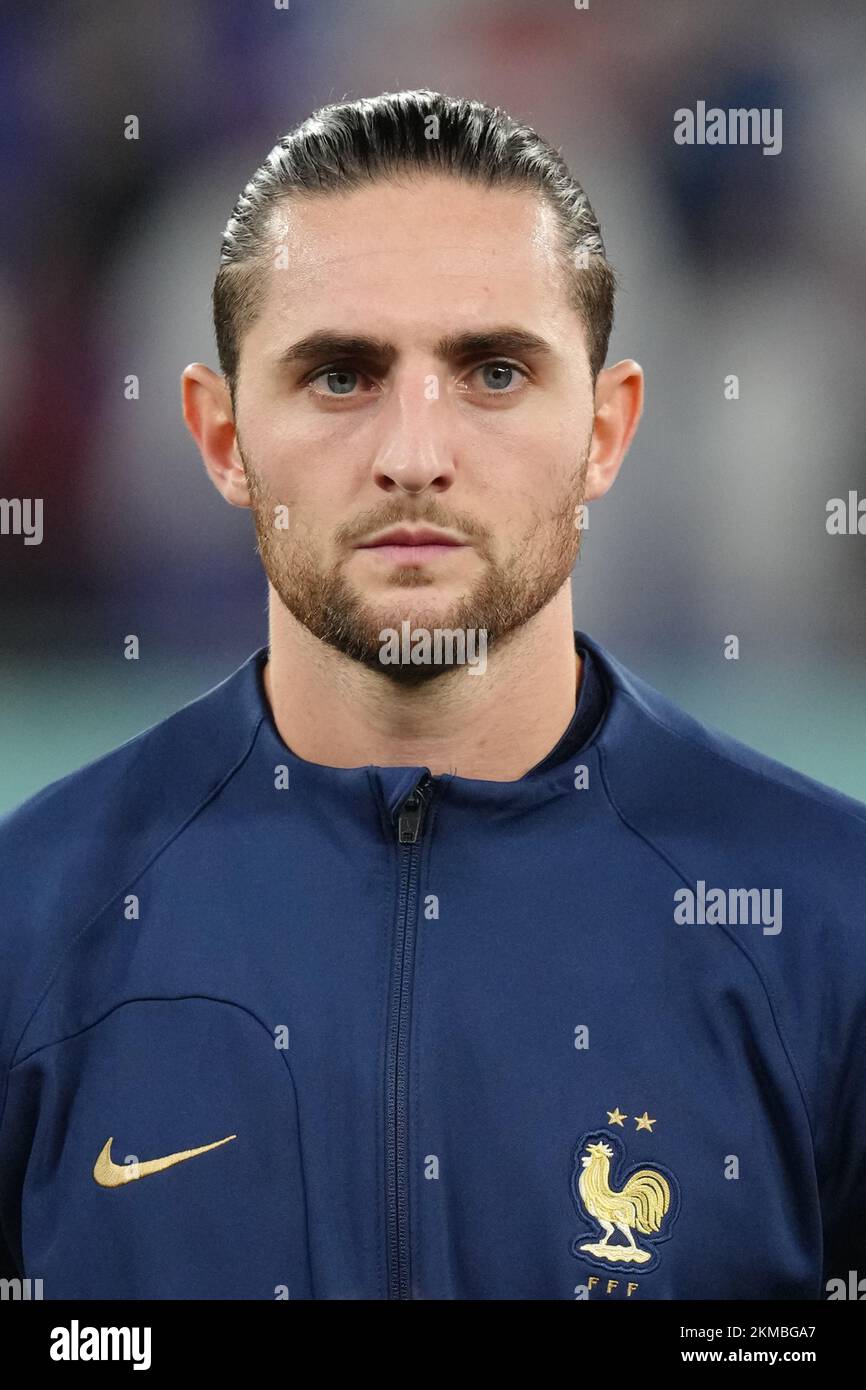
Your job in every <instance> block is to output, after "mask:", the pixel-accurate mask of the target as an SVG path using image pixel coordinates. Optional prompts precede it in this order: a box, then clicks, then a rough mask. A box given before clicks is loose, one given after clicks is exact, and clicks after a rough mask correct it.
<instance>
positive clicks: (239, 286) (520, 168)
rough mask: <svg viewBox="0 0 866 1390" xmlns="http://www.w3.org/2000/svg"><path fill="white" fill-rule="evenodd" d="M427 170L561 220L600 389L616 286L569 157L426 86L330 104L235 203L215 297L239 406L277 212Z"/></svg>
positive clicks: (567, 271) (492, 112)
mask: <svg viewBox="0 0 866 1390" xmlns="http://www.w3.org/2000/svg"><path fill="white" fill-rule="evenodd" d="M425 172H428V173H438V174H447V175H451V176H452V177H454V178H459V179H462V180H464V181H466V182H469V183H475V184H481V185H484V186H487V187H498V188H508V189H524V190H528V191H530V192H535V193H536V194H540V195H541V196H542V197H543V198H544V199H545V200H546V202H547V203H548V205H549V206H550V207H551V208H552V209H553V211H554V213H555V214H556V218H557V222H558V226H559V229H560V233H561V235H560V246H559V248H558V252H559V257H560V261H561V265H562V269H563V275H564V284H566V285H567V286H568V287H569V297H570V302H571V304H572V306H573V308H575V309H576V310H577V312H578V314H579V315H580V317H581V319H582V321H583V323H584V326H585V329H586V341H587V351H588V354H589V364H590V370H591V372H592V379H593V382H594V381H595V378H596V376H597V375H598V373H599V371H600V370H601V368H602V367H603V365H604V361H605V358H606V356H607V347H608V340H609V338H610V331H611V327H612V325H613V300H614V293H615V289H616V278H615V275H614V271H613V268H612V267H611V266H610V264H609V263H608V261H607V258H606V255H605V249H604V242H603V241H602V237H601V231H600V229H599V225H598V220H597V218H596V216H595V213H594V212H593V210H592V207H591V205H590V202H589V199H588V198H587V196H586V194H585V193H584V191H583V189H582V188H581V186H580V184H579V183H578V182H577V180H576V179H575V178H573V177H572V175H571V173H570V172H569V170H568V167H567V166H566V164H565V161H564V160H563V158H562V156H561V154H559V152H558V151H557V150H555V149H553V147H552V146H551V145H549V144H548V143H547V142H546V141H545V140H543V139H542V138H541V136H540V135H537V134H536V133H535V131H534V130H532V129H531V128H530V127H529V126H526V125H520V124H518V122H517V121H515V120H513V119H512V118H511V117H510V116H509V115H507V113H506V112H504V111H502V110H501V109H500V108H499V107H490V106H485V105H484V104H483V103H482V102H479V101H469V100H465V99H461V98H454V97H448V96H443V95H442V94H441V93H440V92H431V91H429V90H427V89H426V88H424V89H420V90H417V91H405V92H383V93H382V95H381V96H377V97H369V98H368V97H365V98H362V99H360V100H358V101H345V102H339V103H336V104H334V105H331V106H323V107H321V108H320V109H319V110H318V111H315V112H314V113H313V115H312V116H310V117H308V119H307V120H305V121H304V122H303V123H302V124H301V125H299V126H297V127H296V128H295V129H294V130H291V131H289V133H288V134H287V135H284V136H283V138H282V139H281V140H280V141H279V142H278V144H276V145H275V146H274V148H273V149H272V150H271V152H270V154H269V155H268V157H267V159H266V160H265V161H264V163H263V164H262V165H260V167H259V168H258V169H257V170H256V172H255V174H253V177H252V178H251V179H250V181H249V183H248V184H247V186H246V188H245V189H244V191H243V193H242V194H241V195H240V197H239V198H238V200H237V203H236V204H235V207H234V210H233V212H232V215H231V217H230V218H229V221H228V224H227V225H226V229H225V231H224V233H223V239H222V247H221V252H220V268H219V271H218V272H217V277H216V281H215V283H214V289H213V313H214V328H215V331H216V341H217V351H218V353H219V361H220V368H221V370H222V373H223V375H224V376H225V378H226V381H227V383H228V386H229V390H230V392H231V398H232V403H233V404H234V401H235V392H236V389H237V380H238V362H239V355H240V344H241V341H242V339H243V336H244V334H245V333H246V331H247V330H248V329H249V328H250V327H251V326H252V324H253V323H254V322H255V320H256V318H257V317H258V314H259V313H260V311H261V307H262V303H263V299H264V295H265V293H266V289H267V281H268V276H267V269H268V266H269V265H270V264H272V263H273V255H274V252H275V249H276V246H275V239H274V237H273V233H272V230H271V217H272V214H273V211H274V208H275V206H276V205H278V204H279V203H281V202H282V201H283V200H285V199H287V198H292V197H295V198H306V197H315V196H317V195H327V194H328V193H333V192H346V191H351V190H354V189H358V188H361V187H363V186H365V185H368V184H370V183H376V182H380V181H387V180H392V181H394V182H397V181H399V180H400V178H401V176H406V175H410V176H411V175H417V174H423V173H425Z"/></svg>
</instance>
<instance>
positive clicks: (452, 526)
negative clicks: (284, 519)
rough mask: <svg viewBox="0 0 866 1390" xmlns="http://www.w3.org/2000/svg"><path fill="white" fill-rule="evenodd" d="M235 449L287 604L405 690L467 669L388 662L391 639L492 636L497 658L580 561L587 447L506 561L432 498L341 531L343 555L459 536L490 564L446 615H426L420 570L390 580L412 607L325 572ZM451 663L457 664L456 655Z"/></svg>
mask: <svg viewBox="0 0 866 1390" xmlns="http://www.w3.org/2000/svg"><path fill="white" fill-rule="evenodd" d="M237 444H238V452H239V454H240V457H241V460H242V462H243V465H244V472H245V474H246V479H247V484H248V487H249V493H250V504H251V508H252V513H253V519H254V522H255V528H256V538H257V550H258V554H259V556H260V558H261V561H262V565H263V567H264V570H265V573H266V575H267V577H268V580H269V581H270V583H271V586H272V587H273V589H274V591H275V592H276V594H277V596H278V598H279V600H280V602H281V603H282V604H283V606H284V607H285V608H286V609H287V610H288V611H289V613H291V615H292V617H293V618H295V619H296V621H297V622H299V623H300V624H301V625H302V626H303V627H305V628H306V629H307V631H308V632H310V633H312V635H313V636H314V637H318V638H319V640H320V641H322V642H325V643H327V645H328V646H330V647H333V648H334V649H335V650H336V651H338V652H341V653H342V654H343V656H347V657H349V659H350V660H352V661H357V662H360V663H361V665H363V666H366V667H367V668H369V669H370V670H373V671H376V672H377V673H378V674H379V675H381V676H385V677H387V678H388V679H389V680H391V681H392V682H394V683H395V684H398V685H400V686H403V687H413V686H420V685H423V684H426V683H427V682H428V681H430V680H434V679H436V678H438V677H440V676H443V675H445V674H446V673H447V672H449V671H452V670H458V669H462V667H461V665H460V664H458V662H457V661H455V660H443V661H439V662H427V663H423V664H415V663H412V662H411V661H408V660H406V661H397V662H394V661H388V662H383V659H382V649H383V630H384V629H386V628H387V629H390V630H392V631H399V630H400V627H401V624H402V623H404V622H406V621H407V620H409V621H411V623H412V625H413V626H414V627H415V628H416V629H422V630H426V631H428V632H433V631H434V629H439V630H450V631H452V632H461V631H462V632H463V633H468V632H470V631H474V632H475V633H476V634H477V633H485V634H486V648H485V650H486V651H487V652H489V651H490V650H491V648H492V647H494V646H496V645H497V644H499V643H502V642H503V641H504V640H505V639H506V638H508V637H509V636H510V635H511V634H512V633H515V632H517V631H518V630H519V629H520V628H522V627H523V626H524V625H525V624H526V623H528V622H529V621H530V619H532V618H534V617H535V615H536V614H537V613H539V612H540V611H541V610H542V609H543V608H544V607H546V605H547V604H548V603H549V602H550V601H551V599H552V598H554V596H555V595H556V594H557V593H558V592H559V590H560V589H561V588H562V586H563V584H565V583H566V582H567V581H568V579H569V577H570V575H571V571H572V569H573V568H574V564H575V561H576V560H577V556H578V552H579V550H580V542H581V536H582V530H580V529H579V528H578V527H577V525H576V523H575V516H576V508H577V507H578V506H579V505H580V504H581V503H582V502H583V498H584V488H585V481H586V470H587V465H588V459H589V442H587V445H586V449H585V451H584V456H583V458H582V459H581V461H580V464H579V466H578V468H577V469H576V470H575V471H574V472H573V474H572V475H571V476H570V477H569V479H568V481H567V483H566V484H565V485H564V486H563V489H562V492H561V494H560V495H559V497H558V498H556V499H555V501H554V504H553V506H552V508H551V509H550V511H549V512H548V513H547V514H546V515H537V516H536V517H535V518H534V519H533V521H532V523H531V524H530V525H529V527H528V528H527V530H526V532H525V533H524V535H523V536H522V537H521V539H520V541H519V543H518V544H515V545H514V546H513V547H512V549H511V551H510V553H509V554H508V555H507V556H506V557H505V558H504V559H502V560H497V559H496V558H495V556H494V554H493V550H492V546H491V540H492V536H491V533H490V531H489V530H487V529H486V528H483V527H481V526H479V525H478V523H477V522H476V521H475V520H474V518H472V517H471V516H469V515H467V514H466V513H460V512H456V511H450V512H449V511H446V510H445V509H444V508H443V507H441V506H440V505H439V503H438V502H437V501H436V500H435V499H434V498H432V497H429V498H427V499H426V500H425V501H424V502H421V503H420V507H419V510H418V511H413V510H412V507H411V503H410V502H409V500H408V499H407V498H406V497H396V498H392V499H390V500H389V501H388V502H386V503H385V505H384V506H383V507H382V508H381V509H378V508H377V509H375V510H371V511H369V512H367V513H365V514H364V515H362V516H360V517H359V518H358V519H357V520H356V521H355V522H354V523H353V524H352V525H351V526H342V527H338V528H337V530H336V531H335V533H334V543H335V548H336V549H337V550H338V551H342V550H344V549H346V548H347V547H351V546H353V545H356V544H357V543H358V541H360V540H362V539H363V538H364V537H365V536H368V535H370V534H371V533H372V532H376V531H381V530H383V529H384V528H385V527H391V526H398V525H400V524H404V523H411V524H413V525H419V524H426V525H430V526H438V527H441V528H443V529H446V530H455V531H458V532H460V533H461V534H462V535H463V536H464V537H465V539H466V541H467V542H471V543H472V544H473V545H474V547H475V550H476V553H477V554H478V555H479V556H480V557H481V559H482V560H483V561H484V562H485V567H484V572H483V574H482V575H481V577H480V578H479V579H477V580H476V581H475V583H474V585H473V587H472V588H471V590H470V591H469V592H468V593H467V594H464V595H461V597H460V598H458V599H456V600H455V601H454V602H453V603H451V604H450V605H446V606H444V607H443V606H441V605H440V606H439V607H434V606H433V605H432V604H428V605H427V606H426V607H425V605H424V601H423V591H424V589H425V588H429V587H431V586H433V585H435V584H436V582H437V581H436V580H435V579H434V578H432V577H430V574H429V571H426V572H425V571H424V570H417V569H414V568H403V567H400V568H396V567H395V570H394V572H393V573H392V574H391V575H389V583H390V584H391V585H392V586H393V587H398V588H399V587H403V588H406V590H407V594H406V598H405V601H403V600H400V599H396V600H395V599H393V598H391V599H388V600H385V601H381V600H380V601H376V602H373V601H370V600H367V599H365V598H364V595H363V594H362V593H361V592H359V590H358V589H357V588H356V586H355V585H354V584H352V583H351V582H350V581H349V580H348V579H347V578H346V576H345V574H344V572H343V568H342V564H341V563H335V564H333V565H330V566H329V565H326V564H323V563H322V560H321V557H320V555H319V554H318V552H317V550H316V548H315V547H314V546H313V545H312V544H311V543H310V542H309V540H308V539H307V538H306V537H302V536H300V535H296V534H293V532H292V529H291V525H290V526H289V528H288V529H285V530H281V529H280V528H278V527H277V526H275V524H274V522H275V516H276V510H275V509H276V508H278V507H279V506H280V502H279V499H278V498H275V497H273V496H272V495H271V493H270V492H269V490H268V488H267V486H266V484H265V482H264V480H263V478H262V476H261V474H260V473H258V472H257V471H256V470H255V469H254V468H253V467H252V466H251V465H250V463H249V462H248V461H247V459H246V458H245V457H244V454H243V452H242V450H241V447H240V440H239V439H238V441H237ZM289 516H290V517H291V508H289ZM410 589H411V590H412V592H411V594H410V593H409V592H408V591H409V590H410ZM476 640H477V639H476ZM467 648H468V638H467ZM447 650H448V648H447V644H446V651H447ZM450 654H451V656H452V657H453V656H454V647H453V646H452V647H451V648H450Z"/></svg>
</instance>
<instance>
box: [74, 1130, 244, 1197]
mask: <svg viewBox="0 0 866 1390" xmlns="http://www.w3.org/2000/svg"><path fill="white" fill-rule="evenodd" d="M237 1137H238V1136H237V1135H236V1134H229V1135H227V1136H226V1138H225V1139H217V1140H216V1142H215V1143H213V1144H202V1146H201V1148H200V1149H181V1151H180V1152H179V1153H176V1154H167V1155H166V1157H165V1158H149V1159H147V1160H146V1162H144V1163H114V1162H113V1161H112V1157H111V1145H112V1142H113V1136H112V1138H111V1139H108V1140H106V1143H105V1145H104V1147H103V1149H102V1152H101V1153H100V1155H99V1157H98V1159H97V1160H96V1162H95V1163H94V1165H93V1176H94V1178H95V1180H96V1182H98V1183H99V1186H100V1187H123V1184H124V1183H127V1182H134V1181H135V1180H136V1178H146V1177H148V1176H149V1175H150V1174H151V1173H161V1172H162V1171H163V1169H164V1168H172V1167H174V1165H175V1163H185V1162H186V1160H187V1159H188V1158H195V1157H196V1156H197V1155H198V1154H206V1153H207V1151H208V1149H218V1148H219V1146H220V1144H227V1143H228V1142H229V1140H230V1139H237Z"/></svg>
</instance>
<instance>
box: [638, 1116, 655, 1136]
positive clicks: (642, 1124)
mask: <svg viewBox="0 0 866 1390" xmlns="http://www.w3.org/2000/svg"><path fill="white" fill-rule="evenodd" d="M634 1118H635V1123H636V1124H637V1127H638V1129H648V1130H649V1132H650V1134H652V1132H653V1125H657V1124H658V1120H651V1119H650V1117H649V1115H648V1114H647V1113H646V1111H644V1112H643V1114H642V1115H635V1117H634Z"/></svg>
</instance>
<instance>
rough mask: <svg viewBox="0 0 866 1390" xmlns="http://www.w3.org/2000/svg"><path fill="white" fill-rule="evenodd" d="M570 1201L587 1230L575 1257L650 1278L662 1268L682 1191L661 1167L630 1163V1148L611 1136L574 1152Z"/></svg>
mask: <svg viewBox="0 0 866 1390" xmlns="http://www.w3.org/2000/svg"><path fill="white" fill-rule="evenodd" d="M571 1195H572V1197H573V1199H574V1202H575V1205H576V1207H577V1210H578V1212H579V1214H580V1216H581V1218H582V1219H583V1220H584V1221H586V1222H587V1228H586V1229H585V1230H583V1231H581V1232H580V1234H579V1235H577V1236H575V1238H574V1240H573V1242H572V1245H571V1253H572V1254H573V1255H576V1256H577V1257H578V1259H582V1260H588V1261H589V1262H590V1263H592V1264H596V1265H601V1266H603V1268H605V1269H614V1270H619V1271H621V1272H623V1273H637V1272H639V1273H642V1274H646V1273H648V1272H649V1270H651V1269H655V1268H656V1266H657V1265H658V1263H659V1259H660V1255H659V1249H658V1247H659V1246H660V1245H661V1244H663V1242H664V1241H666V1240H668V1239H670V1236H671V1234H672V1232H673V1226H674V1222H675V1221H676V1218H677V1216H678V1215H679V1210H680V1187H679V1183H678V1182H677V1180H676V1178H675V1177H674V1175H673V1173H672V1172H671V1171H670V1169H669V1168H666V1167H664V1166H663V1165H662V1164H660V1163H656V1162H655V1161H653V1162H652V1163H646V1162H643V1163H633V1164H631V1165H629V1164H628V1163H627V1156H626V1150H625V1144H624V1143H623V1141H622V1139H621V1138H620V1137H619V1135H616V1134H611V1133H610V1132H609V1131H608V1130H603V1129H602V1130H594V1131H591V1132H590V1133H588V1134H585V1135H584V1136H583V1138H582V1139H580V1140H579V1141H578V1143H577V1144H576V1145H575V1148H574V1154H573V1159H572V1169H571Z"/></svg>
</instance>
